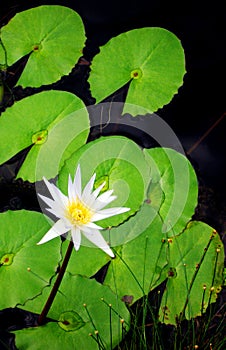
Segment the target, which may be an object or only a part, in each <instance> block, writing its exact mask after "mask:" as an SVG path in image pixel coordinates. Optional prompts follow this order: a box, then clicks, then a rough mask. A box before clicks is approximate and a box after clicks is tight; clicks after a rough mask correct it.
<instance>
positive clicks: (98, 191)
mask: <svg viewBox="0 0 226 350" xmlns="http://www.w3.org/2000/svg"><path fill="white" fill-rule="evenodd" d="M105 185H106V181H104V182H103V183H102V184H101V185H100V186H99V187H97V188H96V189H95V191H93V193H92V195H93V196H94V197H95V198H97V196H98V195H99V193H100V191H101V190H102V188H103V187H104V186H105Z"/></svg>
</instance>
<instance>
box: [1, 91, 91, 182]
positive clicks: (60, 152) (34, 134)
mask: <svg viewBox="0 0 226 350" xmlns="http://www.w3.org/2000/svg"><path fill="white" fill-rule="evenodd" d="M88 133H89V117H88V113H87V110H86V108H85V106H84V104H83V102H82V101H81V100H80V99H79V98H78V97H76V96H75V95H74V94H71V93H69V92H65V91H54V90H50V91H43V92H40V93H37V94H35V95H32V96H29V97H26V98H24V99H23V100H20V101H18V102H16V103H15V104H14V105H13V106H12V107H9V108H7V109H6V111H5V112H3V113H2V115H1V118H0V148H1V154H0V164H2V163H4V162H6V161H7V160H9V159H10V158H11V157H12V156H14V155H15V154H17V153H18V152H19V151H21V150H23V149H25V148H27V147H30V146H32V147H31V149H30V150H29V152H28V154H27V156H26V158H25V160H24V162H23V164H22V167H21V168H20V171H19V173H18V174H17V177H18V178H19V177H21V178H22V179H24V180H29V181H30V182H34V181H36V180H41V179H42V177H43V176H45V177H47V178H53V177H55V176H56V175H57V174H58V171H59V168H60V167H61V165H62V164H63V162H64V160H65V159H66V158H67V157H68V156H69V155H70V153H71V152H72V151H75V150H76V149H78V148H79V147H81V146H82V145H83V144H84V143H85V142H86V140H87V137H88Z"/></svg>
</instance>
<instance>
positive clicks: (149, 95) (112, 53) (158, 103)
mask: <svg viewBox="0 0 226 350" xmlns="http://www.w3.org/2000/svg"><path fill="white" fill-rule="evenodd" d="M184 74H185V58H184V51H183V48H182V46H181V42H180V40H179V39H178V38H177V37H176V36H175V35H174V34H173V33H171V32H170V31H168V30H166V29H163V28H155V27H153V28H139V29H133V30H130V31H128V32H125V33H122V34H120V35H118V36H116V37H114V38H112V39H111V40H110V41H109V42H108V43H107V44H105V45H104V46H102V47H101V48H100V53H99V54H97V55H96V56H95V57H94V59H93V61H92V65H91V72H90V77H89V83H90V88H91V92H92V94H93V96H94V97H95V98H96V101H97V102H100V101H101V100H103V99H104V98H106V97H108V96H109V95H111V94H112V93H113V92H115V91H116V90H117V89H119V88H120V87H122V86H124V85H125V84H126V83H128V82H129V81H130V85H129V90H128V94H127V97H126V101H125V102H126V103H128V104H133V105H139V106H141V107H145V108H147V109H148V110H149V111H151V112H155V111H157V110H158V109H159V108H161V107H163V106H164V105H165V104H167V103H169V102H170V101H171V99H172V98H173V96H174V94H176V93H177V91H178V88H179V87H180V86H181V85H182V84H183V76H184ZM106 82H107V84H106ZM126 112H128V113H133V111H132V110H131V108H130V109H129V111H127V105H126V104H125V107H124V113H126ZM133 115H135V114H133Z"/></svg>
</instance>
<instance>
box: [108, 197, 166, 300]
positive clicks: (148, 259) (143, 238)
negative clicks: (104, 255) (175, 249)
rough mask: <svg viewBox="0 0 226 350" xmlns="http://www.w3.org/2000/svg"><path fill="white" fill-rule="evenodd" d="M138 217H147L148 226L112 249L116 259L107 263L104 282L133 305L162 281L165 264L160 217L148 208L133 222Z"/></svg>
mask: <svg viewBox="0 0 226 350" xmlns="http://www.w3.org/2000/svg"><path fill="white" fill-rule="evenodd" d="M138 214H139V215H141V217H142V216H143V218H144V220H146V217H147V216H148V217H149V219H150V225H149V226H148V227H146V229H144V231H143V232H142V233H140V234H139V235H138V236H137V237H136V238H134V239H133V240H131V241H129V242H127V243H126V244H124V245H121V246H119V247H116V248H115V249H116V254H117V256H116V258H115V259H113V260H112V261H111V264H110V265H109V268H108V271H107V274H106V278H105V280H104V283H105V284H106V285H109V286H110V287H111V289H112V290H113V291H115V293H117V294H118V295H119V297H120V298H123V297H124V296H125V295H129V296H131V297H132V300H133V302H135V301H136V300H138V299H139V298H140V297H142V296H143V295H145V294H148V293H149V292H150V291H151V290H153V289H154V288H155V287H156V286H158V285H159V284H160V283H162V282H163V281H164V280H165V279H166V273H164V271H165V268H166V266H167V263H168V261H167V260H168V259H167V250H168V245H167V239H166V237H165V235H164V234H163V233H162V230H161V228H162V222H161V218H160V216H159V215H156V211H155V210H154V209H153V208H152V207H151V206H150V205H149V204H145V205H144V207H143V208H142V209H141V211H140V212H139V213H137V214H136V215H135V217H134V220H133V222H135V220H136V216H138ZM122 226H124V227H125V226H126V225H125V224H124V225H122ZM122 229H123V228H122ZM125 230H126V227H125ZM113 235H114V234H113V233H112V236H113Z"/></svg>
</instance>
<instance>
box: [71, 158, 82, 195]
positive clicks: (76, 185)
mask: <svg viewBox="0 0 226 350" xmlns="http://www.w3.org/2000/svg"><path fill="white" fill-rule="evenodd" d="M81 183H82V181H81V168H80V164H79V165H78V167H77V170H76V173H75V178H74V182H73V191H74V194H75V196H76V195H77V196H78V197H79V198H81V195H82V185H81Z"/></svg>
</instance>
